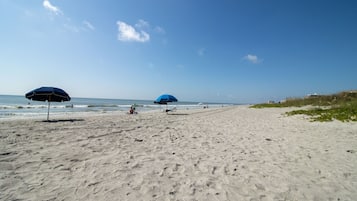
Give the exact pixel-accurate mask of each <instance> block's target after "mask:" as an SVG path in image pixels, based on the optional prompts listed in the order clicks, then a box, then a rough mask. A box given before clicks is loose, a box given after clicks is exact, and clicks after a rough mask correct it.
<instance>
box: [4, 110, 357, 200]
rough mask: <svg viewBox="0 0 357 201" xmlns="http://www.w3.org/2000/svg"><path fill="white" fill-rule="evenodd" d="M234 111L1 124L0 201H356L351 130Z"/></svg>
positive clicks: (355, 127)
mask: <svg viewBox="0 0 357 201" xmlns="http://www.w3.org/2000/svg"><path fill="white" fill-rule="evenodd" d="M289 110H292V109H250V108H248V106H234V107H224V108H214V109H200V110H178V111H176V112H174V113H171V114H165V113H163V112H158V111H156V112H145V113H139V114H137V115H127V114H123V113H119V112H118V113H108V114H87V115H79V116H62V117H55V118H56V119H57V121H54V122H51V123H48V122H43V121H42V120H43V119H45V118H43V119H33V118H31V119H17V120H13V119H10V120H7V119H3V120H1V121H0V170H1V171H0V200H33V201H35V200H36V201H37V200H133V201H134V200H145V201H146V200H212V201H213V200H232V201H233V200H249V201H253V200H264V201H265V200H266V201H269V200H276V201H278V200H314V201H320V200H321V201H326V200H328V201H339V200H340V201H347V200H350V201H352V200H356V199H357V123H348V122H347V123H343V122H338V121H334V122H324V123H321V122H310V121H309V120H308V119H307V118H306V117H304V116H289V117H288V116H286V115H284V113H285V112H286V111H289Z"/></svg>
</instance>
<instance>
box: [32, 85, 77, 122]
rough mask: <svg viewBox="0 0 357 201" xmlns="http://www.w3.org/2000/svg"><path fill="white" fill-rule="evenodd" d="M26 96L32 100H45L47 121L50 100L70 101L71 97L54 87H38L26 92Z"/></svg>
mask: <svg viewBox="0 0 357 201" xmlns="http://www.w3.org/2000/svg"><path fill="white" fill-rule="evenodd" d="M25 97H26V98H28V99H30V100H34V101H47V102H48V110H47V121H48V119H49V113H50V102H63V101H70V100H71V97H69V95H68V94H67V93H66V92H65V91H64V90H63V89H59V88H56V87H40V88H38V89H34V90H32V91H30V92H28V93H27V94H26V95H25Z"/></svg>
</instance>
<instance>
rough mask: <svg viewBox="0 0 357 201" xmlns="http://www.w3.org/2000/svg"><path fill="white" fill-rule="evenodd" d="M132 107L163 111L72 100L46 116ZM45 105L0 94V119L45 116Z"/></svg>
mask: <svg viewBox="0 0 357 201" xmlns="http://www.w3.org/2000/svg"><path fill="white" fill-rule="evenodd" d="M133 104H135V105H136V111H137V112H142V111H151V110H163V109H164V108H166V106H164V105H157V104H154V102H153V100H125V99H100V98H72V99H71V101H68V102H61V103H56V102H51V104H50V106H51V107H50V115H53V114H66V113H79V112H102V113H103V112H110V111H123V112H127V111H129V109H130V107H131V105H133ZM227 105H229V104H219V103H208V104H203V103H198V102H181V101H179V102H175V103H170V104H169V105H168V108H173V107H176V108H177V109H178V110H182V109H198V108H203V107H222V106H227ZM47 108H48V103H47V102H41V101H31V100H29V99H26V98H25V96H13V95H0V119H3V118H10V117H27V116H29V117H31V116H46V115H47Z"/></svg>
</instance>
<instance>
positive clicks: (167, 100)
mask: <svg viewBox="0 0 357 201" xmlns="http://www.w3.org/2000/svg"><path fill="white" fill-rule="evenodd" d="M170 102H177V98H175V97H174V96H173V95H170V94H163V95H161V96H159V97H158V98H157V99H156V100H155V101H154V103H156V104H161V105H166V112H168V111H169V110H168V109H167V103H170Z"/></svg>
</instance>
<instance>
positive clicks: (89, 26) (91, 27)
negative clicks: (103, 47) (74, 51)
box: [83, 20, 95, 31]
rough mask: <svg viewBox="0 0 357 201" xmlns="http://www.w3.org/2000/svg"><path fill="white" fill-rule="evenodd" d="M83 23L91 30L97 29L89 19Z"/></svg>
mask: <svg viewBox="0 0 357 201" xmlns="http://www.w3.org/2000/svg"><path fill="white" fill-rule="evenodd" d="M83 24H84V25H85V26H86V27H87V28H88V29H90V30H93V31H94V30H95V27H94V26H93V25H92V24H91V23H90V22H88V21H87V20H84V21H83Z"/></svg>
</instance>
